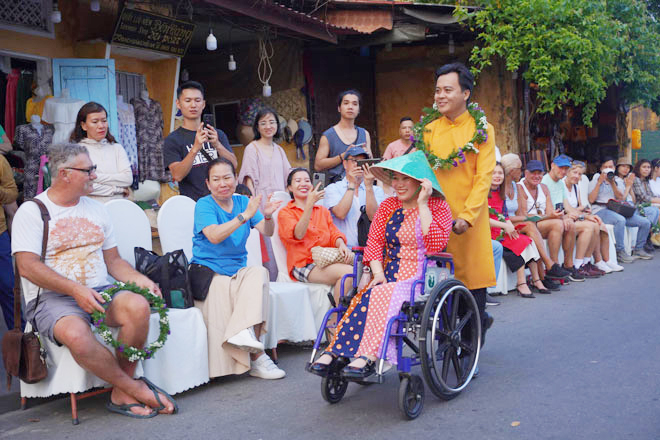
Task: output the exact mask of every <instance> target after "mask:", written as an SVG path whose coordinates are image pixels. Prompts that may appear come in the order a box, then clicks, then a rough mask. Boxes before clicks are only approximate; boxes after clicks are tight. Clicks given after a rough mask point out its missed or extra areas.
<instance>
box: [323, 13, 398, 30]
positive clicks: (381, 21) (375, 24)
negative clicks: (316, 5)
mask: <svg viewBox="0 0 660 440" xmlns="http://www.w3.org/2000/svg"><path fill="white" fill-rule="evenodd" d="M324 18H325V21H326V22H327V23H330V24H333V25H335V26H341V27H345V28H351V29H354V30H356V31H358V32H362V33H366V34H370V33H372V32H375V31H377V30H387V31H391V30H392V26H393V24H394V19H393V11H392V10H361V11H360V10H357V11H356V10H345V9H344V10H341V9H334V10H329V11H327V13H326V15H325V17H324Z"/></svg>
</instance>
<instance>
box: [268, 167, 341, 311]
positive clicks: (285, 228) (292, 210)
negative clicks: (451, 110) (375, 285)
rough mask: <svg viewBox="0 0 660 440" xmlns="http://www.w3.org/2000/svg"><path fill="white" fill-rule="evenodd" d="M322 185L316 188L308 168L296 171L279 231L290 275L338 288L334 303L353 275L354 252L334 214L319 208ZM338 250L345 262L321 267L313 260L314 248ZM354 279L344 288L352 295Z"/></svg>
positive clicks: (291, 180)
mask: <svg viewBox="0 0 660 440" xmlns="http://www.w3.org/2000/svg"><path fill="white" fill-rule="evenodd" d="M320 186H321V184H320V183H319V184H318V185H316V188H314V187H313V186H312V176H311V174H310V173H309V170H308V169H306V168H294V169H293V170H291V172H290V173H289V176H288V177H287V189H288V190H289V193H290V194H291V197H292V198H293V200H291V201H290V202H289V203H288V204H287V205H286V206H285V207H284V208H282V210H280V213H279V214H278V216H277V221H278V225H279V227H278V232H279V234H280V238H281V239H282V243H283V244H284V247H285V248H286V264H287V268H288V270H289V274H290V275H291V276H292V277H293V278H294V279H296V280H298V281H300V282H303V283H320V284H328V285H331V286H334V295H333V297H334V301H335V303H336V302H337V301H339V294H340V292H341V290H340V289H341V279H342V277H343V276H344V275H346V274H349V273H353V266H352V261H351V260H350V257H351V255H352V253H351V251H350V249H349V248H348V247H347V246H346V236H345V235H344V234H343V233H342V232H341V231H340V230H339V229H338V228H337V226H335V225H334V223H332V216H331V215H330V211H328V209H327V208H325V207H323V206H317V205H316V202H318V201H319V200H321V199H322V198H323V197H324V195H325V191H323V190H322V189H320ZM315 246H321V247H336V248H338V249H339V251H340V252H341V254H342V255H343V256H344V258H346V260H345V263H333V264H330V265H328V266H326V267H323V268H322V267H317V266H316V264H315V263H314V260H313V259H312V248H313V247H315ZM351 285H352V284H351V282H350V280H348V281H347V283H346V285H345V286H344V288H345V289H346V290H345V291H346V292H348V289H350V287H351Z"/></svg>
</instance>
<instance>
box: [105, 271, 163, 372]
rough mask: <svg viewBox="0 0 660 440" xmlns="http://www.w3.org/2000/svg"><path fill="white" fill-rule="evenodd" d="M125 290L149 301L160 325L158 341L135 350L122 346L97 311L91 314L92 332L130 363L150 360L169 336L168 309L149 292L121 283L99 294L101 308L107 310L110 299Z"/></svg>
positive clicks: (159, 299) (131, 284)
mask: <svg viewBox="0 0 660 440" xmlns="http://www.w3.org/2000/svg"><path fill="white" fill-rule="evenodd" d="M125 290H127V291H129V292H133V293H137V294H139V295H142V296H143V297H145V298H146V299H147V301H149V304H150V305H151V307H152V308H153V309H155V310H156V311H157V312H158V315H159V319H158V322H159V323H160V333H159V335H158V339H156V340H155V341H154V342H152V343H151V344H149V345H148V346H146V347H145V348H137V347H132V346H130V345H128V346H127V345H124V344H122V343H121V342H119V341H117V340H116V339H115V338H113V337H112V333H111V331H110V328H109V327H108V325H107V324H106V323H105V312H99V311H98V310H97V311H94V312H92V324H94V326H95V327H96V328H95V329H94V331H95V332H96V333H98V334H99V335H100V336H101V338H102V339H103V340H104V341H105V342H106V343H107V344H109V345H111V346H112V347H114V348H115V349H117V350H119V352H120V353H122V354H123V355H124V356H125V357H126V359H128V360H129V361H130V362H135V361H143V360H145V359H149V358H151V357H152V356H153V355H154V353H155V352H156V351H158V349H160V348H162V347H163V345H165V341H167V335H169V334H170V319H169V317H168V316H167V310H168V309H167V307H166V306H165V300H164V299H163V298H161V297H159V296H156V295H154V294H153V293H151V292H149V290H148V289H145V288H142V287H138V286H137V285H136V284H134V283H121V282H116V283H115V284H113V285H112V286H111V287H109V288H107V289H105V290H104V291H102V292H100V294H101V297H103V299H104V300H105V303H104V304H103V307H104V308H107V307H108V306H109V305H110V301H111V300H112V297H113V296H114V295H115V294H116V293H117V292H121V291H125Z"/></svg>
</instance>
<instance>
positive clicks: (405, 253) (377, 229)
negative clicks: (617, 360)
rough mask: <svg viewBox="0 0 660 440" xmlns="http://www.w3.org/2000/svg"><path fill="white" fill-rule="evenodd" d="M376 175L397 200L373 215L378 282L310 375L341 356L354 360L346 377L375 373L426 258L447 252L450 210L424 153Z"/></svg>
mask: <svg viewBox="0 0 660 440" xmlns="http://www.w3.org/2000/svg"><path fill="white" fill-rule="evenodd" d="M404 170H405V171H404ZM371 171H372V172H373V173H374V175H376V178H377V179H378V180H380V181H382V182H383V183H385V184H387V185H389V186H391V187H392V188H393V190H394V193H395V197H390V198H388V199H386V200H385V201H384V202H383V203H382V204H381V205H380V206H379V208H378V211H377V212H376V215H375V216H374V220H373V222H372V224H371V229H370V230H369V239H368V241H367V247H366V249H365V251H364V263H365V264H368V265H369V266H370V267H371V272H372V274H373V279H372V280H371V283H369V285H368V286H367V289H365V290H362V291H360V292H358V294H357V295H355V296H354V297H353V299H352V300H351V304H350V305H349V307H348V310H347V311H346V313H345V314H344V316H343V317H342V319H341V321H340V323H339V324H338V325H337V333H336V336H335V338H334V339H333V340H332V341H331V343H330V345H329V346H328V348H327V349H326V351H325V352H324V353H323V354H322V355H321V356H320V357H319V359H318V360H317V361H316V362H315V363H314V364H312V366H311V369H310V371H311V372H312V373H314V374H316V375H319V376H325V375H327V374H328V371H329V369H330V367H329V365H330V363H331V362H332V361H333V360H334V359H335V358H337V357H339V356H341V357H348V358H354V360H353V361H352V362H351V363H350V364H348V365H347V366H346V367H345V368H344V369H343V370H342V375H343V376H344V377H346V378H349V379H355V380H361V379H364V378H365V377H367V376H369V375H371V374H373V373H374V372H375V361H376V359H377V356H378V353H379V350H380V347H381V343H382V340H383V334H384V333H385V330H386V325H387V322H388V321H389V319H390V318H391V317H392V316H395V315H396V314H398V313H399V311H400V310H401V305H402V304H403V302H404V301H409V300H410V292H411V287H412V285H413V282H414V281H415V280H416V279H418V278H419V277H420V276H421V271H422V268H423V265H422V263H423V261H424V255H425V254H427V253H437V252H441V251H443V250H444V249H445V247H446V246H447V242H448V241H449V233H450V231H451V226H452V218H451V211H450V209H449V205H448V204H447V202H445V200H444V197H443V194H442V190H441V189H440V185H439V184H438V181H437V179H436V177H435V174H434V173H433V170H432V169H431V167H430V166H429V164H428V161H427V159H426V156H425V155H424V153H423V152H422V151H416V152H414V153H410V154H407V155H404V156H400V157H397V158H395V159H391V160H388V161H385V162H381V163H379V164H377V165H374V166H373V167H371ZM417 293H419V291H418V292H417ZM395 345H396V344H395V343H394V339H393V338H392V340H391V341H390V342H389V344H388V346H387V351H386V359H387V361H388V362H390V363H394V364H396V362H397V356H396V346H395Z"/></svg>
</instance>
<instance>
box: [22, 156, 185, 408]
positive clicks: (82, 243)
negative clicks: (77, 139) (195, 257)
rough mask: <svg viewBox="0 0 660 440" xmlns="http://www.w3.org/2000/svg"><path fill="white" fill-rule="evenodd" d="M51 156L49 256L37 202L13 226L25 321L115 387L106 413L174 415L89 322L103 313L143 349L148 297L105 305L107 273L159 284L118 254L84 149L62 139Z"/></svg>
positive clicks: (124, 295) (126, 296)
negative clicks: (93, 315) (103, 342)
mask: <svg viewBox="0 0 660 440" xmlns="http://www.w3.org/2000/svg"><path fill="white" fill-rule="evenodd" d="M48 158H49V164H50V167H51V174H52V176H53V184H52V186H51V187H50V188H49V189H48V190H47V191H46V192H43V193H41V194H39V195H38V196H37V197H36V199H37V200H40V201H41V202H42V203H43V204H44V205H45V207H46V209H47V210H48V214H49V216H50V220H49V221H48V229H49V233H48V242H47V247H46V252H45V258H44V259H43V260H42V259H41V253H42V243H43V241H42V237H43V231H44V220H43V219H42V216H41V211H40V209H39V207H38V205H37V203H35V202H25V203H23V205H22V206H21V207H20V208H19V209H18V212H17V213H16V217H15V221H14V224H13V230H12V254H13V255H15V257H16V263H17V266H18V269H19V273H20V276H22V277H23V278H25V279H26V281H27V283H26V288H25V291H24V292H23V295H24V297H25V303H26V304H27V306H26V309H25V311H26V318H27V320H28V321H30V322H31V323H32V326H33V328H34V327H36V329H37V330H38V331H39V333H40V335H41V337H42V338H43V337H47V338H49V339H50V340H51V341H53V342H54V343H56V344H63V345H65V346H66V347H67V348H68V349H69V350H70V351H71V354H72V355H73V358H74V359H75V360H76V362H78V364H79V365H80V366H82V367H83V368H84V369H86V370H88V371H90V372H91V373H93V374H94V375H96V376H98V377H100V378H101V379H103V380H105V381H107V382H108V383H110V384H112V385H113V391H112V394H111V396H110V402H109V403H108V405H107V408H108V410H110V411H112V412H116V413H119V414H122V415H126V416H129V417H134V418H150V417H154V416H156V415H158V414H159V413H164V414H171V413H173V412H175V410H176V403H175V402H174V400H172V399H171V398H170V397H169V396H168V395H167V394H165V393H164V392H163V391H162V390H160V389H159V388H158V387H156V386H155V385H153V384H152V383H151V382H150V381H148V380H146V379H144V378H142V379H143V380H134V379H133V373H134V372H135V367H136V363H135V362H130V361H129V360H128V359H127V358H126V357H125V356H124V355H123V354H122V353H121V352H119V351H117V352H116V353H115V354H116V357H115V356H113V354H112V353H111V352H110V351H109V350H108V349H106V348H105V347H104V346H103V345H101V343H99V341H98V340H97V339H96V338H95V337H94V335H93V334H92V330H91V327H90V322H91V319H90V314H91V313H92V312H94V311H99V312H105V322H106V323H107V324H108V325H109V326H111V327H118V328H119V335H118V338H117V339H118V340H119V341H121V342H122V343H123V344H125V345H129V346H135V347H143V346H144V344H145V342H146V338H147V332H148V330H149V314H150V310H149V303H148V302H147V300H146V299H145V298H144V297H142V296H141V295H138V294H135V293H132V292H129V291H122V292H118V293H117V294H115V295H114V297H113V298H112V301H111V303H110V304H109V305H107V308H104V306H103V303H104V302H105V301H104V300H103V298H102V297H101V295H100V294H99V292H100V291H101V290H103V289H104V288H106V287H107V286H108V285H109V283H108V275H112V277H114V278H115V279H116V280H118V281H123V282H133V283H135V284H137V285H138V286H141V287H145V288H147V289H149V290H151V291H152V292H153V293H154V294H156V295H160V291H159V289H158V286H157V285H155V284H154V283H153V282H152V281H151V280H150V279H149V278H147V277H145V276H144V275H142V274H140V273H139V272H137V271H136V270H135V269H133V268H132V267H131V265H130V264H129V263H127V262H126V261H124V260H123V259H122V258H121V257H120V256H119V252H118V250H117V244H116V243H115V238H114V234H113V230H112V224H111V223H110V220H109V215H108V212H107V211H106V209H105V207H104V206H103V205H102V204H101V203H99V202H97V201H95V200H92V199H91V198H89V197H87V195H88V194H90V192H91V191H92V185H93V182H94V179H96V173H95V170H96V166H95V165H93V164H92V161H91V159H90V157H89V154H88V152H87V149H86V148H85V147H84V146H83V145H80V144H57V145H53V146H52V147H51V148H50V149H49V151H48ZM17 282H19V281H18V280H17Z"/></svg>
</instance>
